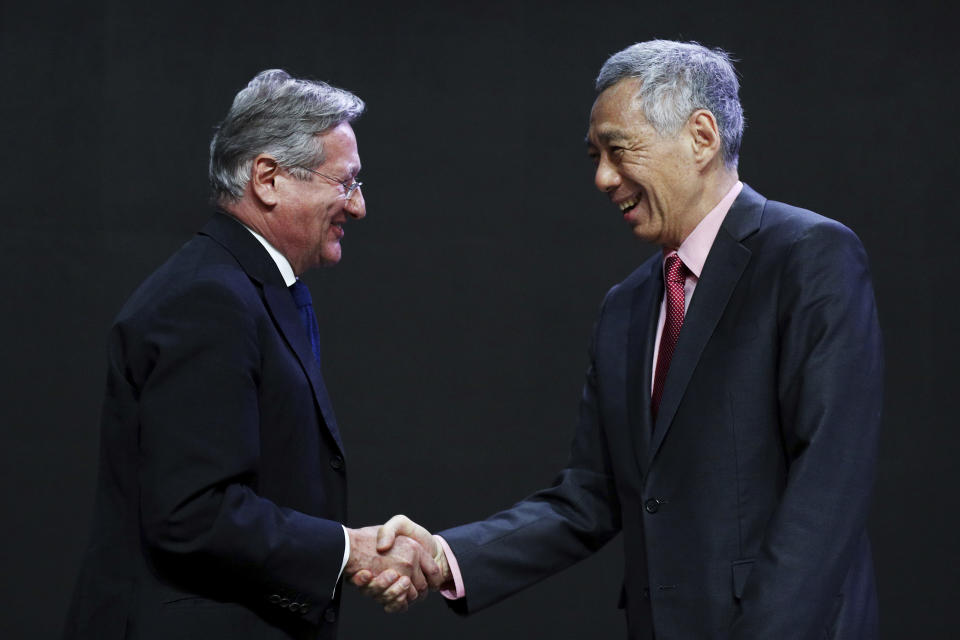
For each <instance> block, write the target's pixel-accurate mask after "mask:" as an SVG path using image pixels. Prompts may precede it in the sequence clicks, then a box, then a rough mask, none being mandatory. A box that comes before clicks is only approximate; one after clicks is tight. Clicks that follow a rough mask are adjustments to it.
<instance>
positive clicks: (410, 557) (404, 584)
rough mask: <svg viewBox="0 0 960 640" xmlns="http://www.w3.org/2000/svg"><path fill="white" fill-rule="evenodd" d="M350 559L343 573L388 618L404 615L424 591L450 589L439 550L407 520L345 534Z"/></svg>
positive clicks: (398, 518)
mask: <svg viewBox="0 0 960 640" xmlns="http://www.w3.org/2000/svg"><path fill="white" fill-rule="evenodd" d="M347 533H348V535H349V536H350V558H349V559H348V560H347V565H346V567H345V568H344V573H345V574H346V575H347V577H348V578H349V579H350V581H351V582H352V583H353V584H355V585H356V586H357V587H359V588H360V592H361V593H363V594H364V595H366V596H370V597H372V598H373V599H374V600H376V601H377V602H378V603H380V604H381V605H382V606H383V609H384V611H386V612H387V613H395V612H398V611H406V609H407V607H408V606H410V604H411V603H413V601H415V600H416V599H417V598H422V597H425V596H426V594H427V590H428V588H429V589H434V590H438V589H449V588H451V587H452V585H453V578H452V576H451V573H450V565H449V564H448V563H447V557H446V554H444V552H443V546H442V545H441V544H440V543H439V542H438V541H437V539H436V537H435V536H433V535H432V534H431V533H430V532H429V531H427V530H426V529H424V528H423V527H421V526H420V525H418V524H417V523H415V522H413V521H412V520H410V519H409V518H407V517H406V516H402V515H397V516H394V517H392V518H390V520H388V521H387V522H386V523H384V524H383V525H381V526H379V527H377V526H372V527H364V528H362V529H347Z"/></svg>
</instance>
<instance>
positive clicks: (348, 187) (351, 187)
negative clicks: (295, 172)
mask: <svg viewBox="0 0 960 640" xmlns="http://www.w3.org/2000/svg"><path fill="white" fill-rule="evenodd" d="M300 168H301V169H306V170H307V171H309V172H310V173H315V174H317V175H318V176H320V177H321V178H326V179H327V180H330V181H331V182H336V183H337V184H339V185H340V186H341V187H343V188H344V190H345V191H346V193H344V194H343V199H344V200H349V199H350V198H351V197H352V196H353V194H354V193H355V192H356V190H357V189H359V188H360V187H362V186H363V183H362V182H357V179H356V178H354V179H353V180H352V181H351V182H347V181H346V180H337V179H336V178H334V177H333V176H328V175H327V174H325V173H320V172H319V171H317V170H316V169H311V168H310V167H300Z"/></svg>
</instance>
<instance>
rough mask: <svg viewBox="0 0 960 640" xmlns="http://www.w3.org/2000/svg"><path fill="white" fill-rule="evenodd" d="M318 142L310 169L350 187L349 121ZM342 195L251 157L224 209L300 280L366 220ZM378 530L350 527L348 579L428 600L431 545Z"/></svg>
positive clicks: (435, 572)
mask: <svg viewBox="0 0 960 640" xmlns="http://www.w3.org/2000/svg"><path fill="white" fill-rule="evenodd" d="M320 138H321V139H322V140H323V148H324V153H325V157H326V159H325V160H324V162H323V163H322V164H320V165H319V166H316V167H311V168H312V169H315V170H317V171H320V172H322V173H324V174H326V175H328V176H330V177H333V178H337V179H339V180H342V181H343V182H346V183H348V184H349V183H350V182H351V181H352V180H353V179H354V178H355V177H356V175H357V174H358V173H359V172H360V156H359V154H358V152H357V138H356V136H355V135H354V133H353V128H352V127H351V126H350V124H349V123H347V122H343V123H340V124H339V125H337V126H335V127H333V128H331V129H329V130H328V131H325V132H324V133H322V134H320ZM344 193H345V190H344V187H343V185H341V184H339V183H337V182H333V181H332V180H328V179H326V178H323V177H321V176H318V175H316V174H311V176H310V179H308V180H300V179H298V178H296V177H294V176H293V175H291V174H290V172H289V170H288V169H286V168H285V167H282V166H280V165H279V164H278V163H277V161H276V159H274V158H273V157H271V156H270V155H268V154H263V153H261V154H260V155H258V156H256V158H254V160H253V165H252V167H251V171H250V180H249V181H248V182H247V186H246V188H245V190H244V193H243V196H242V197H241V198H240V199H239V200H238V201H237V202H232V203H225V204H224V205H223V207H224V208H225V209H226V210H227V211H228V212H229V213H231V214H232V215H233V216H234V217H236V218H237V219H238V220H240V221H241V222H242V223H244V224H245V225H247V226H248V227H250V228H251V229H253V230H254V231H256V232H257V233H259V234H260V235H262V236H263V237H264V238H266V239H267V241H268V242H269V243H270V244H271V245H273V246H274V247H275V248H276V249H277V250H278V251H280V253H282V254H283V255H284V257H285V258H286V259H287V260H288V261H289V262H290V266H291V267H293V272H294V273H295V274H297V275H298V276H299V275H301V274H303V273H304V272H306V271H307V270H308V269H312V268H314V267H319V266H332V265H334V264H337V263H338V262H340V258H341V255H342V248H341V246H340V240H341V238H342V237H343V226H344V224H345V223H346V222H347V220H349V219H354V220H360V219H362V218H363V217H364V216H366V214H367V210H366V203H365V202H364V199H363V193H362V192H361V191H360V189H358V190H357V191H356V192H355V193H354V194H353V196H351V198H350V200H345V199H344V197H343V196H344ZM378 531H379V528H378V527H376V526H373V527H364V528H362V529H349V528H348V529H347V535H348V536H349V538H350V557H349V558H348V559H347V564H346V567H344V573H345V574H346V575H347V576H348V577H351V576H354V575H355V574H356V573H357V572H360V571H361V570H366V571H367V572H368V573H369V572H371V571H372V572H375V573H376V574H378V575H386V576H389V577H391V578H392V580H391V584H394V585H395V588H394V590H393V591H391V592H390V593H391V597H392V599H391V602H390V603H389V605H390V607H391V609H393V610H397V611H400V610H402V609H405V608H406V607H407V604H408V603H410V602H413V601H414V600H416V599H417V598H419V597H423V596H424V595H425V594H426V593H427V589H428V587H433V588H438V587H439V586H440V585H441V584H442V580H441V578H440V575H441V570H440V567H439V566H437V563H436V561H435V560H434V559H433V558H434V551H433V547H432V545H431V547H430V549H431V551H429V552H427V551H425V550H424V548H423V547H422V546H421V545H420V544H419V543H418V542H416V540H414V538H412V537H407V538H401V539H400V540H397V541H396V543H395V544H391V546H390V548H385V549H383V550H382V551H381V550H378V548H377V533H378ZM385 606H386V605H385Z"/></svg>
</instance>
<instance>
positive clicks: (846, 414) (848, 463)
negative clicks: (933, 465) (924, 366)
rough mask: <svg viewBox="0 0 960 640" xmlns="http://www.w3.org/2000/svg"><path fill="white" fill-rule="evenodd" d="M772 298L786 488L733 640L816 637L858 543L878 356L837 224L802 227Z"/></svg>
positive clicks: (874, 433) (865, 288) (857, 249)
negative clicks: (777, 340)
mask: <svg viewBox="0 0 960 640" xmlns="http://www.w3.org/2000/svg"><path fill="white" fill-rule="evenodd" d="M781 277H782V282H783V284H782V286H781V288H780V299H779V301H778V325H779V327H780V362H779V372H778V381H777V385H778V394H779V400H780V428H781V435H782V439H783V446H784V454H785V456H786V458H787V460H788V475H787V481H786V487H785V490H784V493H783V496H782V499H781V502H780V504H779V506H778V508H777V509H776V511H775V512H774V514H773V516H772V517H771V520H770V522H769V524H768V526H767V530H766V533H765V536H764V542H763V544H762V547H761V550H760V554H759V557H758V558H757V559H756V562H755V563H754V566H753V569H752V572H751V574H750V577H749V579H748V582H747V584H746V585H745V587H744V591H743V596H742V599H741V606H742V608H741V610H740V612H739V614H738V615H737V617H736V618H735V620H734V623H733V625H732V634H731V636H732V637H733V638H737V639H744V640H746V639H748V638H751V639H755V638H818V637H821V636H822V634H823V633H824V630H823V624H824V620H828V619H829V616H830V611H831V608H832V607H834V606H836V605H835V603H836V598H837V597H838V594H839V593H840V591H841V589H842V586H843V583H844V578H845V577H846V575H847V573H848V571H849V569H850V566H851V564H852V561H853V557H854V554H855V553H856V552H857V550H858V549H862V548H863V545H864V542H865V541H864V535H865V529H866V519H867V512H868V509H869V504H870V498H871V495H872V487H873V483H874V476H875V466H876V459H877V442H878V431H879V426H880V412H881V396H882V378H883V356H882V345H881V336H880V329H879V325H878V322H877V312H876V305H875V302H874V295H873V287H872V285H871V282H870V275H869V271H868V266H867V257H866V254H865V252H864V250H863V247H862V245H861V244H860V241H859V240H858V239H857V238H856V236H855V235H854V234H853V232H851V231H850V230H849V229H847V228H846V227H843V226H842V225H840V224H839V223H835V222H832V221H827V222H823V223H818V224H816V225H814V226H812V227H810V228H809V229H808V230H807V231H806V232H805V233H804V234H803V235H802V237H800V238H798V239H797V240H796V241H795V242H794V243H793V246H792V248H791V250H790V253H789V256H788V258H787V260H786V262H785V266H784V271H783V273H782V275H781Z"/></svg>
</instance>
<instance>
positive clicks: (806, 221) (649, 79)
mask: <svg viewBox="0 0 960 640" xmlns="http://www.w3.org/2000/svg"><path fill="white" fill-rule="evenodd" d="M596 88H597V92H598V96H597V98H596V101H595V103H594V105H593V110H592V112H591V116H590V127H589V132H588V135H587V146H588V152H589V155H590V157H591V158H593V160H594V162H595V164H596V172H595V174H594V181H595V183H596V186H597V188H598V189H600V190H601V191H603V192H604V193H605V194H607V196H608V197H609V198H610V201H611V203H612V205H613V207H614V208H615V209H614V210H616V211H619V212H620V214H621V215H622V216H623V219H624V221H625V222H626V223H627V224H628V225H629V227H630V229H631V230H632V232H633V233H634V234H635V235H636V236H638V237H640V238H642V239H644V240H646V241H648V242H652V243H656V244H658V245H660V246H661V247H662V251H661V252H660V253H659V254H658V255H655V256H654V257H653V258H651V259H649V260H648V261H647V262H645V263H644V264H643V265H641V266H640V267H639V268H638V269H637V270H636V271H634V272H633V273H632V274H631V275H630V276H629V277H628V278H627V279H626V280H624V281H623V282H621V283H620V284H618V285H616V286H614V287H613V288H612V289H611V290H610V291H609V293H608V294H607V296H606V298H605V300H604V301H603V305H602V307H601V310H600V317H599V319H598V320H597V323H596V326H595V328H594V334H593V339H592V343H591V348H590V362H589V366H588V369H587V375H586V382H585V384H584V388H583V396H582V401H581V409H580V423H579V427H578V429H577V431H576V434H575V436H574V439H573V444H572V447H571V453H570V459H569V463H568V466H567V467H566V468H565V469H564V470H563V471H562V472H561V473H560V475H559V476H558V477H557V479H556V481H555V483H554V485H553V486H552V487H550V488H549V489H546V490H544V491H541V492H538V493H536V494H534V495H532V496H530V497H529V498H527V499H526V500H524V501H522V502H520V503H518V504H517V505H515V506H513V507H512V508H510V509H508V510H506V511H504V512H502V513H498V514H496V515H493V516H491V517H490V518H488V519H486V520H483V521H481V522H475V523H472V524H468V525H464V526H460V527H456V528H453V529H449V530H447V531H443V532H441V533H440V534H439V535H438V536H434V537H431V536H430V535H429V534H428V533H427V532H426V531H425V530H424V529H422V528H420V527H418V526H416V525H414V524H413V523H412V522H410V521H409V520H408V519H406V518H404V517H402V516H398V517H396V518H394V519H392V520H391V521H390V522H388V523H387V525H386V526H385V527H384V528H383V530H382V531H381V536H382V537H381V548H389V545H390V543H391V542H392V541H393V540H394V539H395V535H396V534H398V533H399V534H404V535H408V536H413V537H415V538H417V539H418V540H420V542H421V543H422V544H423V545H425V546H426V547H428V548H432V549H433V550H434V551H436V552H442V553H441V554H440V555H439V556H438V557H439V558H440V561H441V567H442V571H443V574H444V577H445V578H446V588H447V592H446V594H445V595H447V596H448V598H450V599H452V601H453V602H452V606H453V607H454V609H456V610H457V611H460V612H462V613H473V612H475V611H478V610H480V609H483V608H484V607H487V606H489V605H491V604H494V603H495V602H497V601H499V600H501V599H503V598H505V597H507V596H509V595H510V594H512V593H514V592H516V591H518V590H520V589H522V588H524V587H527V586H529V585H531V584H533V583H535V582H537V581H538V580H541V579H543V578H544V577H546V576H548V575H550V574H552V573H555V572H557V571H559V570H560V569H562V568H564V567H566V566H569V565H570V564H572V563H574V562H576V561H577V560H579V559H581V558H584V557H586V556H587V555H589V554H590V553H592V552H594V551H595V550H597V549H598V548H600V547H601V546H603V545H604V544H605V543H606V542H608V541H609V540H610V539H611V538H612V537H613V536H614V535H616V534H617V533H618V532H622V533H623V535H624V549H625V558H624V578H623V590H622V595H621V602H620V606H621V607H622V608H624V609H625V610H626V615H627V623H628V628H629V634H630V637H631V638H644V639H647V638H656V639H657V640H674V639H675V640H690V639H691V638H724V639H738V640H757V639H761V638H762V639H764V640H767V639H774V638H775V639H777V640H787V639H794V638H797V639H810V640H813V639H822V638H843V639H857V640H862V639H868V638H875V637H876V635H877V608H876V595H875V589H874V575H873V564H872V559H871V554H870V545H869V541H868V539H867V535H866V519H867V512H868V507H869V503H870V497H871V491H872V485H873V479H874V468H875V462H876V453H877V435H878V433H877V432H878V428H879V423H880V406H881V381H882V377H883V362H882V354H881V341H880V331H879V328H878V325H877V314H876V308H875V303H874V296H873V290H872V285H871V282H870V276H869V273H868V268H867V258H866V255H865V253H864V250H863V247H862V245H861V244H860V242H859V240H858V239H857V237H856V236H855V235H854V234H853V233H852V232H851V231H850V230H849V229H847V228H846V227H844V226H843V225H841V224H839V223H837V222H834V221H832V220H829V219H827V218H824V217H822V216H819V215H817V214H815V213H812V212H810V211H806V210H803V209H799V208H796V207H792V206H789V205H786V204H783V203H780V202H774V201H773V200H768V199H766V198H765V197H763V196H761V195H760V194H759V193H757V192H756V191H754V190H753V189H751V188H750V187H749V186H747V185H745V184H743V183H742V182H740V180H739V175H738V172H737V160H738V155H739V150H740V140H741V135H742V132H743V115H742V110H741V107H740V101H739V97H738V95H737V94H738V90H739V85H738V82H737V78H736V74H735V72H734V69H733V67H732V65H731V63H730V60H729V57H728V56H727V55H726V54H725V53H724V52H722V51H719V50H710V49H707V48H705V47H702V46H700V45H698V44H696V43H681V42H668V41H661V40H658V41H651V42H643V43H639V44H636V45H634V46H632V47H629V48H627V49H625V50H623V51H621V52H619V53H617V54H615V55H613V56H612V57H611V58H610V59H609V60H607V62H606V63H605V64H604V66H603V68H602V69H601V71H600V74H599V77H598V78H597V83H596ZM396 539H398V540H399V539H402V538H401V537H397V538H396ZM393 577H394V576H393V574H392V573H391V572H386V573H383V574H380V575H378V576H376V577H374V576H373V573H372V572H360V573H358V574H357V575H355V576H354V582H356V583H357V584H360V585H363V588H364V589H365V590H366V591H367V592H368V593H369V594H370V595H373V596H374V597H377V598H379V599H380V600H381V601H382V602H383V603H384V604H386V605H387V606H391V605H392V604H393V603H394V602H395V601H396V600H399V599H402V598H404V597H405V596H404V595H403V594H404V587H405V586H406V583H405V581H403V580H401V581H398V582H396V583H394V582H393ZM583 588H584V589H588V588H590V586H589V585H583Z"/></svg>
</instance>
